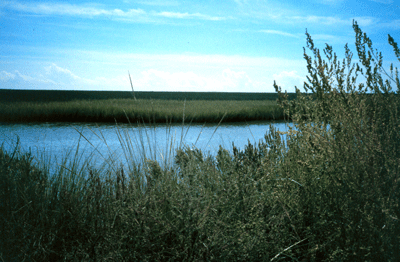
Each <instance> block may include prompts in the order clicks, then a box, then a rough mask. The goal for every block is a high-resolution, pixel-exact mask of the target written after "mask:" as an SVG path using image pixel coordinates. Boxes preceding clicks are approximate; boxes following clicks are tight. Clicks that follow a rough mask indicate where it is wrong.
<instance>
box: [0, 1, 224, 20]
mask: <svg viewBox="0 0 400 262" xmlns="http://www.w3.org/2000/svg"><path fill="white" fill-rule="evenodd" d="M153 3H154V4H156V2H153ZM157 3H158V2H157ZM0 7H3V8H6V9H10V10H14V11H18V12H22V13H31V14H37V15H63V16H83V17H97V16H106V17H114V18H116V19H125V20H127V19H129V18H139V17H141V18H143V21H149V18H151V17H163V18H169V19H200V20H211V21H219V20H224V19H225V18H224V17H218V16H210V15H207V14H201V13H187V12H185V13H182V12H170V11H168V12H167V11H164V12H154V11H150V12H148V11H145V10H143V9H141V8H136V9H134V8H133V9H128V10H122V9H107V8H100V7H98V6H90V5H74V4H65V3H49V2H47V3H19V2H5V3H3V4H0ZM136 21H137V20H136Z"/></svg>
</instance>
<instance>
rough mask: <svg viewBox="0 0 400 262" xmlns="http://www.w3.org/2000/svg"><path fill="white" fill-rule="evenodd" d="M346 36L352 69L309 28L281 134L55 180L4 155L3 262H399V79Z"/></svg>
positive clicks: (26, 158) (21, 157)
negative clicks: (317, 42) (301, 75)
mask: <svg viewBox="0 0 400 262" xmlns="http://www.w3.org/2000/svg"><path fill="white" fill-rule="evenodd" d="M353 28H354V31H355V34H356V48H357V55H358V57H359V59H360V64H358V65H357V66H356V65H355V64H353V63H352V61H351V58H352V53H351V52H350V51H349V49H348V48H347V46H346V47H345V51H346V52H345V53H346V57H345V59H344V60H343V61H339V60H338V59H337V58H336V55H335V54H334V53H333V51H332V48H331V47H330V46H329V45H327V46H326V47H325V49H324V54H325V56H324V57H323V56H322V55H321V53H320V50H319V49H318V48H316V47H315V46H314V44H313V41H312V39H311V36H310V35H308V34H307V49H305V54H304V55H305V58H306V61H307V65H308V67H307V68H308V82H307V83H305V86H304V87H305V88H306V90H308V91H309V92H311V93H312V94H313V97H311V96H306V95H303V94H302V93H301V92H300V91H298V93H297V99H296V100H291V101H289V100H287V99H285V95H284V94H282V93H281V91H280V88H279V87H278V86H277V85H275V88H276V90H277V92H278V93H279V94H280V96H281V99H280V100H279V105H280V106H281V107H282V110H283V111H284V112H285V113H290V114H291V117H292V120H293V123H294V125H295V127H296V129H289V131H288V132H286V138H285V139H283V134H282V133H281V132H279V131H276V130H274V129H273V128H272V129H271V130H270V131H269V132H268V133H267V134H266V135H265V139H264V141H262V142H260V143H258V144H250V143H249V144H248V145H247V146H246V147H245V148H243V149H242V150H240V149H237V148H234V150H233V152H229V151H227V150H226V149H224V148H222V147H221V148H220V149H219V151H218V154H217V155H216V156H215V157H212V156H209V155H207V153H206V152H202V151H201V150H198V149H196V148H187V147H181V148H179V149H178V150H177V151H176V152H175V154H174V155H172V156H171V157H172V160H173V161H172V162H171V165H167V166H163V167H162V166H161V165H160V164H159V163H158V162H156V161H152V160H144V161H142V162H140V163H137V162H132V164H131V165H130V167H129V168H128V169H127V168H122V167H120V166H119V165H118V164H116V163H114V162H108V163H105V165H104V167H103V168H98V169H94V168H93V167H91V166H90V162H87V163H84V164H83V165H78V164H76V161H74V160H68V161H67V160H66V162H65V164H64V165H62V166H61V167H60V168H59V170H58V171H57V172H56V173H55V174H51V175H50V174H49V173H48V172H47V171H46V169H45V168H38V167H37V166H36V165H35V163H33V162H32V158H31V156H30V155H29V154H21V153H20V152H19V151H18V150H15V151H14V152H4V150H0V172H1V173H0V176H1V178H0V179H1V180H0V181H1V183H0V187H1V188H0V208H1V214H2V216H1V217H0V230H1V231H0V234H1V236H0V239H2V241H1V242H0V258H1V259H3V260H5V261H13V260H20V261H23V260H31V261H62V260H67V261H73V260H79V261H97V260H99V261H158V260H159V261H399V260H400V249H399V246H400V237H399V236H400V221H399V219H400V208H399V203H400V190H399V186H400V116H399V112H400V108H399V107H400V101H399V96H398V94H399V92H400V81H399V77H398V73H397V69H396V68H393V67H392V68H391V69H390V71H389V72H388V73H387V74H386V72H384V71H382V67H381V66H382V64H381V57H380V54H379V53H377V51H376V50H374V49H373V48H372V42H371V40H370V39H369V38H368V37H367V36H366V35H365V34H364V33H363V32H362V31H361V29H360V28H359V27H358V25H357V23H355V22H354V23H353ZM389 44H391V45H392V47H393V48H394V51H395V54H396V56H397V58H398V59H399V61H400V50H399V48H398V47H397V44H396V43H395V42H394V41H393V39H392V38H391V37H390V36H389ZM357 75H358V78H357V77H356V76H357ZM392 88H393V89H394V90H392ZM366 93H369V94H371V95H369V96H365V95H360V94H366ZM122 138H124V137H122ZM125 139H126V141H127V142H129V138H128V137H125ZM126 155H127V156H128V157H129V150H127V154H126ZM78 158H79V156H77V158H75V159H78ZM110 163H112V164H110ZM4 240H5V241H4Z"/></svg>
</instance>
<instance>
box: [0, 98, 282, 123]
mask: <svg viewBox="0 0 400 262" xmlns="http://www.w3.org/2000/svg"><path fill="white" fill-rule="evenodd" d="M0 112H1V114H0V121H2V122H111V123H114V122H115V121H117V122H128V121H130V122H131V123H136V122H143V121H144V122H152V123H166V122H172V123H176V122H178V123H179V122H182V116H183V115H184V117H185V121H186V122H194V123H195V122H200V123H204V122H207V123H218V122H219V121H220V120H221V119H222V118H223V121H224V122H240V121H256V120H261V121H262V120H282V119H283V118H284V115H283V111H282V109H281V108H280V107H279V106H278V104H277V102H276V101H273V100H254V101H234V100H230V101H220V100H217V101H213V100H190V101H186V102H185V101H178V100H144V99H138V100H133V99H109V100H77V101H69V102H13V103H7V102H3V103H0ZM128 119H129V120H128Z"/></svg>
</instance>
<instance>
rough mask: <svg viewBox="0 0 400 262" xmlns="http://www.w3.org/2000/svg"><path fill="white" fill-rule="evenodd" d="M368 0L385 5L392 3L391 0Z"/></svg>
mask: <svg viewBox="0 0 400 262" xmlns="http://www.w3.org/2000/svg"><path fill="white" fill-rule="evenodd" d="M370 1H372V2H376V3H381V4H387V5H390V4H393V0H370Z"/></svg>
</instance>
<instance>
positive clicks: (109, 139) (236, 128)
mask: <svg viewBox="0 0 400 262" xmlns="http://www.w3.org/2000/svg"><path fill="white" fill-rule="evenodd" d="M270 124H272V123H265V122H263V123H249V124H241V123H240V124H224V125H220V126H219V127H218V128H217V126H216V125H205V126H204V125H193V124H191V125H190V126H189V125H185V126H182V125H181V124H180V125H172V126H166V125H156V126H151V127H149V126H147V127H144V126H138V125H129V124H120V125H118V126H116V125H115V124H101V125H96V124H82V123H72V124H70V123H43V124H6V123H0V142H1V143H3V145H4V148H5V149H6V150H9V151H12V149H13V148H14V147H15V145H16V142H17V140H18V139H19V142H20V143H19V144H20V147H21V149H22V151H31V153H32V155H33V156H34V157H35V159H38V160H39V161H43V159H44V160H46V161H47V162H48V163H50V165H52V166H53V165H54V166H57V165H60V164H61V162H62V161H61V160H62V159H64V158H65V157H66V156H67V155H68V154H69V155H70V156H71V155H72V156H73V155H75V153H76V152H78V155H79V156H81V162H83V161H84V160H86V159H88V158H90V159H91V161H92V163H93V164H94V165H99V164H101V163H104V162H105V161H104V160H105V159H109V158H110V157H112V158H113V159H115V160H117V161H118V162H121V163H123V164H125V165H126V164H129V163H127V162H126V159H127V158H128V159H132V158H134V159H136V160H138V161H140V159H141V158H143V157H144V156H146V157H147V158H150V159H157V160H159V161H164V160H165V159H172V158H171V157H168V156H169V155H173V151H174V149H176V148H177V147H179V146H188V147H196V148H199V149H201V150H202V151H203V152H208V153H210V154H211V155H215V154H216V152H217V151H218V148H219V145H221V146H222V147H224V148H225V149H228V150H231V149H232V142H233V143H234V144H235V146H236V147H238V148H240V149H243V148H244V146H245V145H246V144H247V142H248V141H250V142H252V143H255V142H259V141H260V140H263V139H264V135H265V134H266V132H267V131H268V130H269V128H270V127H269V125H270ZM272 125H273V126H274V127H275V128H277V129H278V130H280V131H286V130H287V126H286V124H285V123H274V124H272ZM124 148H125V149H126V150H123V149H124ZM171 149H172V150H171ZM126 154H128V155H129V156H128V157H126ZM70 158H71V157H70ZM108 161H109V160H108Z"/></svg>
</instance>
